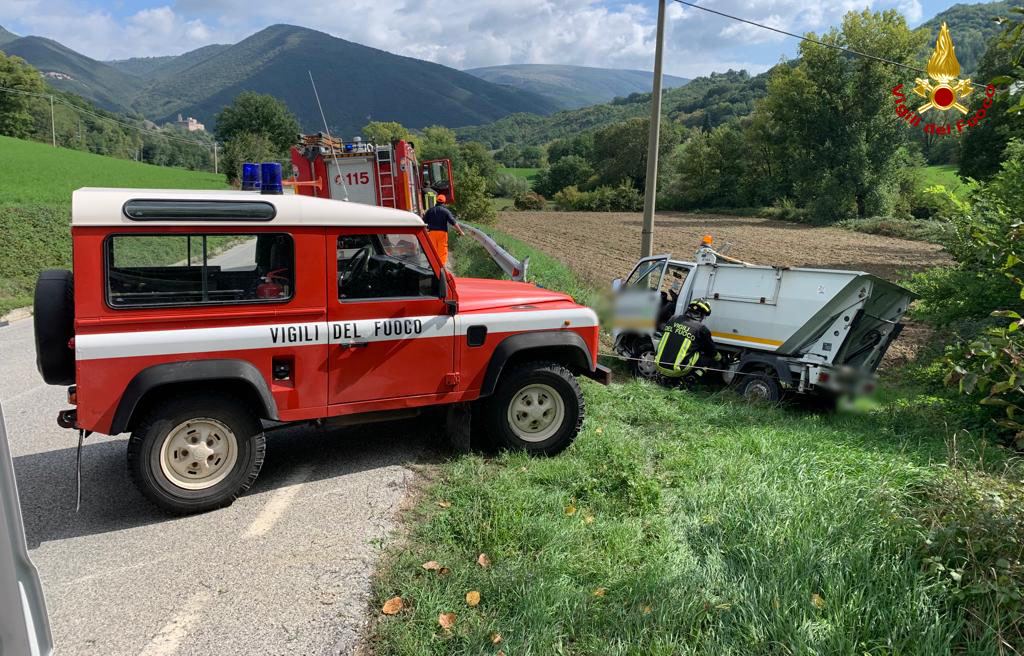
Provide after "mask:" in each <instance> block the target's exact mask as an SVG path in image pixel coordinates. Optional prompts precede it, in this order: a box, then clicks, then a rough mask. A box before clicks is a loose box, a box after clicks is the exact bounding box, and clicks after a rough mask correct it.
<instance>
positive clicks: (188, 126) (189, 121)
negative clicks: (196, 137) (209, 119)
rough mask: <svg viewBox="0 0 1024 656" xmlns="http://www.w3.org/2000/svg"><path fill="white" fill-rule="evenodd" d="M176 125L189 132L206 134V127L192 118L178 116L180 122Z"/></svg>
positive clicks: (176, 122)
mask: <svg viewBox="0 0 1024 656" xmlns="http://www.w3.org/2000/svg"><path fill="white" fill-rule="evenodd" d="M174 124H175V125H177V126H178V127H179V128H181V129H183V130H187V131H189V132H206V126H205V125H203V124H202V123H200V122H199V121H197V120H195V119H194V118H192V117H191V116H189V117H188V118H181V114H178V120H177V121H175V122H174Z"/></svg>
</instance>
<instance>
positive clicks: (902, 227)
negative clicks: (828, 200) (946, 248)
mask: <svg viewBox="0 0 1024 656" xmlns="http://www.w3.org/2000/svg"><path fill="white" fill-rule="evenodd" d="M836 225H837V226H839V227H840V228H846V229H847V230H853V231H854V232H865V233H868V234H871V235H883V236H885V237H896V238H897V239H913V240H916V241H928V242H933V243H941V242H942V239H943V238H944V236H945V230H946V228H947V227H948V223H946V222H945V221H937V220H930V219H897V218H892V217H885V216H872V217H868V218H866V219H846V220H844V221H840V222H839V223H837V224H836Z"/></svg>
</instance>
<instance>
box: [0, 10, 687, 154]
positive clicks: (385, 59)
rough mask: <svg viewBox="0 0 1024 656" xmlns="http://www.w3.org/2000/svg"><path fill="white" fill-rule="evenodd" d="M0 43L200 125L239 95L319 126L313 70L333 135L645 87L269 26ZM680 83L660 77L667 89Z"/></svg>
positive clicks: (613, 75) (537, 110)
mask: <svg viewBox="0 0 1024 656" xmlns="http://www.w3.org/2000/svg"><path fill="white" fill-rule="evenodd" d="M0 47H2V48H3V50H4V51H5V52H7V53H8V54H11V55H17V56H19V57H22V58H23V59H25V60H26V61H28V62H29V63H30V64H32V65H33V66H35V67H36V68H38V69H39V70H40V71H42V73H43V74H44V75H45V76H46V77H47V82H49V83H50V84H51V85H53V86H54V87H56V88H58V89H61V90H64V91H69V92H71V93H75V94H77V95H80V96H82V97H84V98H86V99H88V100H91V101H92V102H94V103H96V104H97V105H98V106H100V107H103V108H104V109H108V110H111V111H118V112H124V113H128V114H134V115H141V116H145V117H146V118H149V119H151V120H153V121H156V122H158V123H161V122H165V121H170V120H174V119H176V118H177V115H178V114H183V115H188V116H194V117H195V118H197V119H198V120H200V121H201V122H203V123H206V124H207V125H210V124H212V123H213V119H214V117H215V116H216V114H217V112H219V111H220V109H221V108H222V107H224V106H225V105H227V104H228V103H230V102H231V100H232V99H233V98H234V97H235V96H236V95H237V94H238V93H239V92H241V91H258V92H261V93H269V94H272V95H274V96H276V97H277V98H280V99H282V100H284V101H285V103H286V104H287V105H288V107H289V109H291V110H292V112H294V113H295V115H296V116H297V117H298V119H299V122H300V123H301V124H302V127H303V129H304V130H308V131H314V130H319V129H322V127H323V122H322V119H321V117H320V113H319V109H318V108H317V107H316V102H315V97H314V95H313V90H312V86H311V85H310V82H309V74H310V73H311V74H312V76H313V78H314V80H315V81H316V82H317V88H318V91H319V92H320V98H321V101H322V102H323V105H324V111H325V113H326V114H327V120H328V124H329V126H330V128H331V130H332V131H334V132H337V133H339V134H343V135H348V134H356V133H357V132H358V131H359V129H360V128H361V127H362V126H363V125H365V124H366V123H367V122H368V121H370V120H387V121H399V122H401V123H403V124H404V125H406V126H408V127H411V128H421V127H425V126H427V125H435V124H436V125H446V126H449V127H460V126H466V125H480V124H485V123H490V122H493V121H495V120H497V119H500V118H502V117H504V116H508V115H509V114H515V113H531V114H539V115H547V114H551V113H553V112H555V111H558V110H562V109H568V108H575V107H582V106H585V105H588V104H594V103H597V102H607V101H609V100H611V99H613V98H615V97H617V96H626V95H629V94H631V93H635V92H637V91H642V90H646V89H648V88H649V87H650V83H651V74H650V73H647V72H644V71H630V70H616V69H600V68H588V67H582V66H545V65H530V66H497V67H490V68H486V69H476V70H473V71H465V72H464V71H458V70H455V69H452V68H449V67H446V66H441V65H440V64H434V63H431V62H425V61H421V60H417V59H412V58H409V57H402V56H399V55H394V54H392V53H389V52H385V51H382V50H377V49H375V48H370V47H367V46H363V45H360V44H357V43H353V42H350V41H346V40H344V39H339V38H337V37H334V36H331V35H329V34H325V33H323V32H318V31H316V30H311V29H307V28H302V27H295V26H291V25H273V26H271V27H268V28H266V29H264V30H261V31H259V32H257V33H256V34H253V35H252V36H250V37H248V38H246V39H244V40H242V41H240V42H239V43H236V44H231V45H227V44H215V45H209V46H205V47H203V48H199V49H197V50H193V51H190V52H186V53H184V54H182V55H177V56H165V57H137V58H132V59H123V60H115V61H108V62H101V61H97V60H95V59H91V58H89V57H86V56H85V55H82V54H80V53H78V52H75V51H74V50H72V49H70V48H68V47H66V46H64V45H62V44H60V43H58V42H56V41H53V40H52V39H46V38H43V37H37V36H26V37H19V36H17V35H15V34H13V33H11V32H9V31H7V30H3V28H0ZM685 82H686V80H683V79H682V78H676V77H671V76H666V84H667V86H678V85H680V84H685Z"/></svg>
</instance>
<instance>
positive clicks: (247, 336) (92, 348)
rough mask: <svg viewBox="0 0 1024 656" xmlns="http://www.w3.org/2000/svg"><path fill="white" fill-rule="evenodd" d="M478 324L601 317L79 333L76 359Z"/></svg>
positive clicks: (579, 321)
mask: <svg viewBox="0 0 1024 656" xmlns="http://www.w3.org/2000/svg"><path fill="white" fill-rule="evenodd" d="M566 321H568V322H569V326H566V325H565V322H566ZM479 325H484V326H487V329H488V331H489V332H493V333H504V332H523V331H529V330H556V329H560V328H566V327H573V328H582V327H589V326H596V325H597V315H595V314H594V312H593V311H592V310H590V309H589V308H578V309H572V310H514V311H507V312H487V313H478V314H465V315H456V316H455V317H454V318H453V317H449V316H445V315H440V316H438V315H428V316H421V317H403V318H399V319H359V320H354V321H331V322H324V323H320V322H311V323H294V324H264V325H256V326H226V327H222V328H182V329H177V330H147V331H135V332H117V333H102V334H87V335H77V336H76V337H75V357H76V359H78V360H99V359H104V358H130V357H138V356H154V355H177V354H187V353H213V352H220V351H242V350H250V349H262V348H271V347H279V346H310V345H316V344H339V343H347V342H386V341H392V340H399V339H420V338H429V337H444V336H446V335H453V334H457V335H465V334H466V331H467V330H468V329H469V327H470V326H479Z"/></svg>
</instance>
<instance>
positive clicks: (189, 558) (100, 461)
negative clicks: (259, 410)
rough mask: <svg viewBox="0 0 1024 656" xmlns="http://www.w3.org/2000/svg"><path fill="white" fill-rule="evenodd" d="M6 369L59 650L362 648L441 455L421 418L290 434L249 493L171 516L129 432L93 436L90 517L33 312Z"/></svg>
mask: <svg viewBox="0 0 1024 656" xmlns="http://www.w3.org/2000/svg"><path fill="white" fill-rule="evenodd" d="M0 372H2V374H0V402H2V404H3V408H4V414H5V415H6V418H7V427H8V435H9V437H10V441H11V450H12V453H13V456H14V468H15V471H16V473H17V477H18V487H19V492H20V495H21V504H22V509H23V511H24V516H25V529H26V533H27V536H28V541H29V548H30V550H31V553H32V558H33V560H34V561H35V564H36V566H37V567H38V568H39V571H40V574H41V575H42V579H43V585H44V589H45V592H46V601H47V605H48V607H49V612H50V620H51V625H52V629H53V634H54V640H55V642H56V645H57V652H58V653H60V654H62V655H71V654H97V655H103V656H115V655H118V654H132V655H137V654H142V655H144V656H167V655H169V654H182V655H185V654H204V655H206V654H247V655H248V654H348V653H351V652H352V650H353V649H354V646H355V644H356V643H357V640H358V634H359V631H360V630H361V628H362V624H363V619H364V617H365V604H366V596H367V593H368V590H369V576H370V573H371V571H372V568H373V565H374V563H375V560H376V558H377V556H378V554H379V545H380V541H381V540H382V539H383V538H384V537H385V536H386V535H387V534H388V532H389V530H390V529H392V528H393V521H394V517H395V512H396V510H397V509H398V506H399V504H400V503H401V501H402V499H403V497H404V495H405V492H406V486H407V484H408V483H409V482H410V481H411V479H412V474H411V472H410V470H409V469H408V467H407V465H408V464H409V463H411V462H416V461H424V460H426V459H431V458H434V457H436V451H434V450H433V447H432V444H433V443H434V440H433V439H432V438H431V437H429V436H426V435H422V434H421V433H419V432H418V431H417V430H416V429H415V428H414V427H412V426H410V425H408V424H406V425H399V426H396V427H394V428H389V429H388V430H386V431H382V430H380V427H377V429H376V430H365V429H364V430H362V431H357V430H349V431H333V432H331V431H304V432H299V431H295V430H292V431H289V432H287V433H282V434H276V435H274V436H273V437H271V438H270V439H268V447H267V458H266V463H265V464H264V466H263V472H262V473H261V474H260V477H259V479H258V480H257V482H256V485H255V486H254V488H253V490H251V491H250V492H249V494H247V495H246V496H244V497H242V498H241V499H239V500H238V501H236V502H235V504H234V505H233V506H231V507H230V508H226V509H224V510H220V511H216V512H212V513H207V514H205V515H200V516H194V517H186V518H169V517H167V516H166V515H164V514H162V513H161V512H160V511H158V510H156V509H155V508H153V507H152V506H151V505H149V503H148V502H147V501H146V500H145V499H144V498H143V497H142V495H140V494H139V493H138V492H137V491H136V490H135V488H134V487H133V485H132V484H131V482H130V480H129V478H128V475H127V472H126V471H125V438H124V437H123V436H122V437H118V438H110V437H105V436H97V435H94V436H92V437H90V438H89V439H88V440H87V441H86V447H85V449H84V450H83V462H84V464H83V481H84V482H83V487H84V494H83V500H82V510H81V512H80V513H78V514H76V513H75V475H74V472H75V469H74V467H75V439H76V437H75V434H74V433H73V432H72V431H65V430H62V429H60V428H58V427H57V424H56V423H55V421H54V418H55V417H56V413H57V411H58V410H60V409H62V408H64V407H66V405H65V399H64V395H65V392H64V389H63V388H60V387H49V386H47V385H44V384H43V381H42V379H41V378H40V377H39V374H38V373H37V372H36V369H35V353H34V347H33V340H32V324H31V320H30V319H29V320H23V321H18V322H15V323H13V324H11V325H10V326H8V327H6V328H0ZM382 435H387V438H386V441H385V440H382V439H381V436H382Z"/></svg>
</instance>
